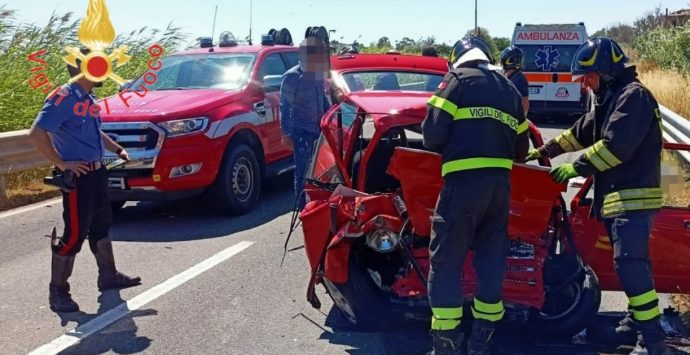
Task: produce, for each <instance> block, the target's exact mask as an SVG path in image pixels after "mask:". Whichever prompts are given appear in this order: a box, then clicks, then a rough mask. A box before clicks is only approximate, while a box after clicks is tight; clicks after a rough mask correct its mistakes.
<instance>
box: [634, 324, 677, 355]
mask: <svg viewBox="0 0 690 355" xmlns="http://www.w3.org/2000/svg"><path fill="white" fill-rule="evenodd" d="M639 324H640V326H639V329H640V333H641V335H640V336H639V337H638V338H637V345H635V348H634V349H633V351H632V352H631V353H630V354H631V355H645V354H649V355H670V354H671V352H670V351H669V350H668V348H667V347H666V342H665V341H664V340H665V339H666V334H665V333H664V330H663V329H662V328H661V323H659V319H656V320H651V321H648V322H640V323H639Z"/></svg>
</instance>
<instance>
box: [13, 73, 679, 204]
mask: <svg viewBox="0 0 690 355" xmlns="http://www.w3.org/2000/svg"><path fill="white" fill-rule="evenodd" d="M412 84H419V83H412ZM408 85H409V84H408ZM660 109H661V117H662V121H663V127H664V140H665V141H667V142H671V143H683V144H690V121H688V120H687V119H685V118H684V117H681V116H680V115H678V114H677V113H675V112H673V111H671V110H669V109H668V108H666V107H664V106H660ZM28 135H29V130H22V131H13V132H4V133H0V199H5V198H7V193H6V187H5V174H7V173H10V172H18V171H24V170H29V169H34V168H40V167H43V166H47V165H48V164H49V162H48V160H47V159H46V158H44V157H43V155H41V154H40V153H39V152H38V150H36V147H35V146H34V145H33V143H31V141H29V138H28ZM678 153H679V154H680V155H681V156H682V157H683V159H684V160H685V161H686V162H687V163H688V164H690V152H686V151H683V152H678Z"/></svg>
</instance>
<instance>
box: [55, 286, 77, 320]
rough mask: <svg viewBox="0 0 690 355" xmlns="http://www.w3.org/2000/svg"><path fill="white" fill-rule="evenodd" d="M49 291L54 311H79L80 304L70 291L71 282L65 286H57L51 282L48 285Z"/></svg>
mask: <svg viewBox="0 0 690 355" xmlns="http://www.w3.org/2000/svg"><path fill="white" fill-rule="evenodd" d="M48 292H49V296H48V302H49V303H50V309H51V310H52V311H53V312H65V313H70V312H77V311H79V305H78V304H77V303H76V302H74V300H73V299H72V295H70V293H69V284H66V285H65V286H55V285H52V284H51V285H50V286H49V287H48Z"/></svg>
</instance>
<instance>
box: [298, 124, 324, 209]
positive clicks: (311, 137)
mask: <svg viewBox="0 0 690 355" xmlns="http://www.w3.org/2000/svg"><path fill="white" fill-rule="evenodd" d="M318 137H319V136H318V134H317V133H312V132H307V131H296V132H295V133H294V134H293V135H292V148H293V154H294V157H295V197H296V198H297V199H299V202H298V203H299V205H298V207H299V210H302V209H303V208H304V205H305V204H306V197H305V195H304V193H303V191H304V183H305V180H306V176H305V175H306V174H307V170H309V163H311V158H312V154H313V150H314V144H315V141H316V139H317V138H318Z"/></svg>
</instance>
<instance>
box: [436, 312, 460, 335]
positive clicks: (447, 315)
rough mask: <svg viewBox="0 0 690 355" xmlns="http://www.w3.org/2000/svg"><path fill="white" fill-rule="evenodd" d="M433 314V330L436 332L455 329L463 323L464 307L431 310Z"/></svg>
mask: <svg viewBox="0 0 690 355" xmlns="http://www.w3.org/2000/svg"><path fill="white" fill-rule="evenodd" d="M431 312H432V313H433V316H432V317H431V329H434V330H451V329H455V328H457V327H458V326H459V325H460V323H461V322H462V307H457V308H431Z"/></svg>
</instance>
